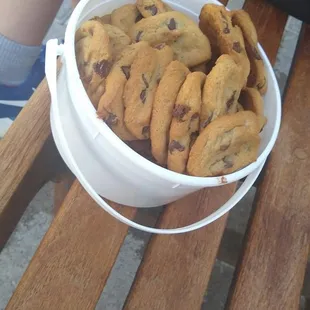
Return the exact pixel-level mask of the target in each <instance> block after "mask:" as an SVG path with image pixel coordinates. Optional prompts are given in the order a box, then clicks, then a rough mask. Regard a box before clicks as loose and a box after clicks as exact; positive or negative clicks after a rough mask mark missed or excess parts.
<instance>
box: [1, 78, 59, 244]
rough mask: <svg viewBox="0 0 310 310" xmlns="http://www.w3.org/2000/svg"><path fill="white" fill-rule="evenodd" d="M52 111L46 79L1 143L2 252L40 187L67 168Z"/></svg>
mask: <svg viewBox="0 0 310 310" xmlns="http://www.w3.org/2000/svg"><path fill="white" fill-rule="evenodd" d="M49 109H50V97H49V91H48V87H47V83H46V81H45V80H44V81H43V82H42V83H41V84H40V86H39V87H38V88H37V90H36V91H35V93H34V95H33V96H32V97H31V98H30V100H29V102H28V103H27V104H26V106H25V107H24V109H23V110H22V111H21V113H20V114H19V115H18V117H17V118H16V120H15V121H14V122H13V124H12V126H11V127H10V129H9V130H8V132H7V134H6V135H5V136H4V138H3V139H2V140H1V141H0V176H1V177H0V250H1V248H2V247H3V246H4V244H5V242H6V241H7V239H8V238H9V236H10V234H11V232H12V231H13V230H14V228H15V226H16V224H17V223H18V221H19V219H20V217H21V216H22V214H23V212H24V210H25V208H26V207H27V205H28V203H29V202H30V201H31V200H32V198H33V197H34V196H35V194H36V193H37V191H38V190H39V189H40V187H41V186H42V185H43V184H44V183H45V182H46V181H47V180H49V179H50V178H51V177H53V175H54V173H57V171H58V170H61V169H62V168H63V167H64V164H63V162H62V160H61V159H60V156H59V155H58V151H57V150H56V147H55V145H54V141H53V139H52V136H51V129H50V121H49Z"/></svg>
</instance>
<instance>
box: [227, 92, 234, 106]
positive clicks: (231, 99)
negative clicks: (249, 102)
mask: <svg viewBox="0 0 310 310" xmlns="http://www.w3.org/2000/svg"><path fill="white" fill-rule="evenodd" d="M235 95H236V91H234V92H233V94H232V96H231V97H230V98H229V99H228V101H227V102H226V106H227V110H229V108H230V107H231V105H232V104H233V103H234V102H235Z"/></svg>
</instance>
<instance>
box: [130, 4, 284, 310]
mask: <svg viewBox="0 0 310 310" xmlns="http://www.w3.org/2000/svg"><path fill="white" fill-rule="evenodd" d="M245 9H246V10H247V11H248V12H249V13H250V15H251V17H253V21H254V23H255V24H256V27H257V28H258V29H259V31H258V32H259V40H260V42H262V44H263V45H264V47H265V48H266V52H267V54H268V55H269V54H270V59H271V61H272V62H274V61H275V58H276V57H275V56H276V54H277V50H278V48H279V45H280V41H281V36H282V33H283V30H284V27H285V23H286V19H287V15H286V14H283V13H282V12H279V11H278V10H277V9H275V8H273V7H271V6H270V5H269V4H267V3H265V2H262V1H256V0H252V1H247V2H246V3H245ZM258 9H260V10H261V11H258ZM262 14H264V22H262V20H263V19H262ZM260 23H262V25H261V24H260ZM275 23H277V25H275ZM269 36H270V37H272V40H270V39H268V37H269ZM234 189H235V187H234V185H230V186H227V187H226V189H224V188H218V189H209V190H207V189H206V190H203V191H201V192H199V193H198V194H195V195H193V196H192V197H187V198H185V200H184V201H179V202H176V203H175V204H174V205H173V206H172V207H169V208H167V209H166V211H165V212H164V214H163V217H162V219H161V221H160V222H159V225H158V226H159V227H166V226H169V227H171V226H180V225H183V224H184V223H185V222H186V223H188V222H193V221H195V220H196V219H197V218H201V216H202V214H204V213H205V211H206V209H208V208H210V209H208V210H209V211H210V210H211V209H213V210H214V209H216V208H217V207H218V206H220V205H221V204H222V203H223V202H225V201H226V200H227V199H228V197H229V196H230V195H231V194H232V193H233V191H234ZM217 191H218V192H217ZM207 197H210V199H212V200H210V201H208V200H204V199H207ZM199 200H200V202H198V201H199ZM226 218H227V216H225V217H223V218H220V219H218V220H217V221H216V222H215V223H212V224H211V225H209V226H208V227H206V228H204V229H201V230H199V231H196V232H192V233H190V234H186V235H179V236H171V237H169V236H154V237H153V238H152V240H151V241H150V243H149V246H148V248H147V251H146V254H145V255H144V259H143V261H142V263H141V265H140V268H139V270H138V273H137V275H136V279H135V282H134V284H133V286H132V289H131V292H130V294H129V296H128V298H127V303H126V307H125V308H126V309H128V310H132V309H161V310H163V309H167V310H168V309H169V310H170V309H178V310H179V309H200V307H201V303H202V298H203V295H204V292H205V290H206V287H207V284H208V281H209V278H210V274H211V271H212V268H213V263H214V260H215V257H216V254H217V251H218V247H219V244H220V241H221V238H222V234H223V231H224V228H225V224H226ZM168 224H169V225H168ZM238 309H243V308H238Z"/></svg>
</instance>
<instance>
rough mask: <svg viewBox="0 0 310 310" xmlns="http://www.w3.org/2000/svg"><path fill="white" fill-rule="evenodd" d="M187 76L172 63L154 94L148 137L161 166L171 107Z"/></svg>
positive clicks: (185, 72)
mask: <svg viewBox="0 0 310 310" xmlns="http://www.w3.org/2000/svg"><path fill="white" fill-rule="evenodd" d="M187 74H189V70H188V69H187V67H186V66H185V65H184V64H182V63H181V62H179V61H177V60H175V61H172V62H171V63H170V64H169V65H168V67H167V68H166V70H165V72H164V74H163V77H162V79H161V81H160V82H159V85H158V88H157V91H156V94H155V99H154V102H153V111H152V120H151V128H150V129H151V131H150V137H151V143H152V154H153V156H154V158H155V159H156V161H157V163H158V164H160V165H162V166H165V165H166V163H167V155H168V143H169V130H170V124H171V120H172V111H173V107H174V104H175V101H176V98H177V95H178V93H179V90H180V88H181V86H182V84H183V82H184V81H185V78H186V76H187Z"/></svg>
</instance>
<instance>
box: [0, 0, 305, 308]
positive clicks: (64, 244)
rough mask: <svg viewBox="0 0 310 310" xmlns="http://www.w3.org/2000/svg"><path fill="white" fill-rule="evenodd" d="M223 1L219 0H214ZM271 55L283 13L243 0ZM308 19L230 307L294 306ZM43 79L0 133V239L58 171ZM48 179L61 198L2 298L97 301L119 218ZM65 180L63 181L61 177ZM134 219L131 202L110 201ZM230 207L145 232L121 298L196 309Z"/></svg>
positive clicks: (171, 212)
mask: <svg viewBox="0 0 310 310" xmlns="http://www.w3.org/2000/svg"><path fill="white" fill-rule="evenodd" d="M222 2H224V1H222ZM244 9H245V10H246V11H248V12H249V13H250V14H251V16H252V18H253V20H254V23H255V24H256V27H257V29H258V35H259V39H260V43H261V44H262V46H263V48H264V49H265V51H266V53H267V54H268V56H269V59H270V61H271V62H272V63H274V62H275V60H276V55H277V51H278V48H279V45H280V41H281V37H282V34H283V31H284V27H285V24H286V21H287V17H288V16H287V15H286V14H285V13H283V12H280V11H279V10H277V9H275V8H274V7H272V6H271V5H270V4H268V3H267V2H265V1H260V0H247V1H246V2H245V5H244ZM309 81H310V26H309V25H304V26H303V29H302V33H301V35H300V40H299V44H298V47H297V51H296V55H295V61H294V65H293V68H292V70H291V74H290V79H289V82H288V84H287V88H286V94H285V97H284V100H283V101H284V110H283V117H282V127H281V131H280V135H279V138H278V140H277V143H276V146H275V148H274V150H273V152H272V154H271V156H270V158H269V160H268V163H267V164H266V166H265V168H264V173H263V177H262V178H261V180H260V182H259V184H258V185H257V187H258V190H257V195H256V201H255V206H254V208H253V209H254V211H253V213H252V215H251V218H250V220H249V224H248V229H247V233H246V238H245V240H244V242H243V248H242V254H241V255H240V257H239V263H238V266H237V268H236V272H235V275H234V280H233V283H232V285H231V289H230V294H229V298H228V301H227V305H226V307H227V309H241V310H246V309H249V310H250V309H251V310H253V309H262V310H267V309H268V310H269V309H270V310H274V309H281V310H283V309H284V310H286V309H298V308H299V302H300V295H301V290H302V287H303V281H304V275H305V270H306V265H307V260H308V255H309V244H310V242H309V233H310V229H309V228H310V161H309V159H310V142H309V141H310V104H309V97H310V87H309ZM49 108H50V97H49V91H48V88H47V84H46V81H45V80H44V81H43V82H42V83H41V85H40V86H39V88H38V89H37V90H36V91H35V93H34V95H33V96H32V97H31V99H30V100H29V102H28V104H27V105H26V107H25V108H24V109H23V110H22V112H21V113H20V115H19V116H18V117H17V119H16V120H15V121H14V123H13V125H12V126H11V128H10V129H9V131H8V133H7V134H6V135H5V137H4V139H3V140H1V142H0V176H1V180H0V246H1V248H2V247H3V246H4V245H5V243H6V241H7V240H8V238H9V236H10V234H11V233H12V231H13V230H14V228H15V226H16V224H17V223H18V221H19V219H20V217H21V215H22V214H23V212H24V210H25V208H26V207H27V205H28V203H29V202H30V201H31V200H32V198H33V197H34V195H35V194H36V192H37V191H38V190H39V189H40V187H41V186H42V185H43V184H44V183H45V182H47V181H48V180H50V179H51V178H54V177H55V176H59V173H60V172H63V171H64V169H65V166H64V164H63V162H62V160H61V159H60V157H59V155H58V152H57V150H56V148H55V145H54V142H53V139H52V136H51V130H50V123H49ZM70 185H71V181H70V179H68V178H65V179H63V180H62V181H61V182H60V183H58V185H57V195H56V197H57V204H60V202H61V201H62V198H63V197H65V199H64V200H63V202H62V204H61V206H60V208H59V211H58V212H57V214H56V216H55V218H54V220H53V222H52V224H51V226H50V228H49V230H48V232H47V233H46V235H45V236H44V238H43V240H42V242H41V244H40V246H39V248H38V249H37V251H36V253H35V255H34V257H33V258H32V261H31V262H30V264H29V266H28V269H27V270H26V272H25V273H24V275H23V277H22V279H21V281H20V282H19V284H18V286H17V289H16V291H15V292H14V294H13V296H12V297H11V299H10V301H9V303H8V305H7V309H14V310H15V309H31V310H34V309H40V310H41V309H94V308H95V306H96V304H97V302H98V299H99V297H100V295H101V293H102V290H103V288H104V286H105V284H106V281H107V278H108V276H109V274H110V272H111V269H112V267H113V265H114V263H115V260H116V258H117V255H118V253H119V250H120V247H121V246H122V244H123V241H124V238H125V236H126V234H127V231H128V227H127V226H125V225H123V224H121V223H120V222H118V221H116V220H114V219H113V218H112V217H111V216H109V215H108V214H107V213H105V212H104V211H103V210H102V209H100V208H99V207H98V206H97V205H96V203H95V202H94V201H93V200H92V199H91V198H90V197H89V196H88V194H87V193H86V192H85V191H84V189H83V188H82V187H81V185H80V184H79V182H78V181H76V180H75V181H73V185H72V186H71V188H70ZM69 188H70V190H69V191H68V189H69ZM235 188H236V184H230V185H226V186H224V187H220V188H213V189H204V190H201V191H200V192H197V193H195V194H193V195H190V196H188V197H186V198H184V199H182V200H180V201H178V202H175V203H173V204H171V205H170V206H168V207H166V208H165V210H164V212H163V213H162V214H161V216H160V218H159V220H158V221H157V223H156V226H157V227H170V228H171V227H177V226H181V225H185V224H189V223H192V222H194V221H196V220H197V219H200V218H202V217H203V216H204V215H206V214H207V213H210V212H211V211H212V210H214V209H216V208H218V207H219V206H220V205H221V204H222V203H224V202H225V201H226V200H227V199H228V198H229V197H230V196H231V195H232V194H233V193H234V191H235ZM114 207H115V208H117V209H118V210H119V211H120V212H122V214H123V215H125V216H127V217H129V218H131V219H133V218H134V216H135V214H136V209H135V208H129V207H124V206H119V205H117V204H114ZM226 220H227V215H226V216H223V217H221V218H220V219H219V220H217V221H216V222H214V223H212V224H211V225H209V226H207V227H205V228H203V229H200V230H198V231H195V232H192V233H188V234H183V235H176V236H161V235H152V236H151V238H150V241H149V243H148V246H147V248H146V251H145V253H144V257H143V260H142V262H141V264H140V266H139V269H138V272H137V274H136V277H135V280H134V283H133V285H132V287H131V290H130V293H129V295H128V296H127V300H126V304H125V307H124V308H125V309H168V310H171V309H178V310H180V309H186V310H188V309H200V308H201V304H202V299H203V296H204V293H205V291H206V288H207V286H208V282H209V279H210V274H211V271H212V268H213V265H214V262H215V259H216V256H217V253H218V249H219V245H220V242H221V239H222V235H223V232H224V229H225V225H226Z"/></svg>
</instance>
